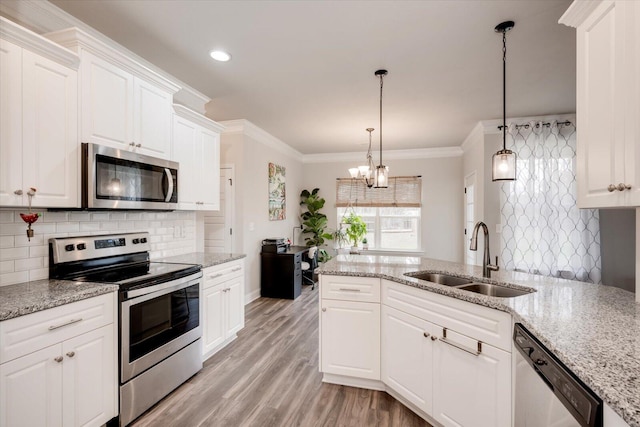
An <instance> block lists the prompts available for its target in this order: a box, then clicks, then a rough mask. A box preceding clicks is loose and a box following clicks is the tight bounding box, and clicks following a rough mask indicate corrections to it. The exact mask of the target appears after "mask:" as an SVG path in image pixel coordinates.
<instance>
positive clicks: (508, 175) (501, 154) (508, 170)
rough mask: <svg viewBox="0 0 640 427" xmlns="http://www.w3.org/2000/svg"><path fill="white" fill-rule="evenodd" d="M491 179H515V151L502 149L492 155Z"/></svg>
mask: <svg viewBox="0 0 640 427" xmlns="http://www.w3.org/2000/svg"><path fill="white" fill-rule="evenodd" d="M492 163H493V174H492V176H493V181H515V180H516V153H514V152H513V151H511V150H507V149H503V150H500V151H498V152H497V153H496V154H494V155H493V159H492Z"/></svg>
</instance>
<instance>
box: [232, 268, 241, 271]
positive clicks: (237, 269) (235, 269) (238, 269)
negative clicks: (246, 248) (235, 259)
mask: <svg viewBox="0 0 640 427" xmlns="http://www.w3.org/2000/svg"><path fill="white" fill-rule="evenodd" d="M240 270H242V267H236V268H234V269H233V270H231V271H240Z"/></svg>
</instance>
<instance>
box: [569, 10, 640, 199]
mask: <svg viewBox="0 0 640 427" xmlns="http://www.w3.org/2000/svg"><path fill="white" fill-rule="evenodd" d="M639 18H640V6H639V5H638V4H637V2H633V1H624V0H623V1H620V0H617V1H614V0H605V1H602V2H601V3H600V4H599V5H598V6H597V7H596V8H595V10H594V11H593V12H592V13H591V14H590V15H589V16H588V17H587V18H586V19H585V20H584V22H582V23H581V24H580V25H579V26H578V27H577V33H576V38H577V61H576V65H577V77H576V80H577V117H578V126H577V133H578V134H577V143H578V147H577V182H578V205H579V206H580V207H581V208H586V207H591V208H598V207H618V206H639V205H640V150H638V148H637V147H638V145H639V143H640V139H639V138H640V124H639V120H638V117H640V77H638V76H639V75H640V30H638V25H637V22H638V19H639ZM620 184H622V188H621V189H616V187H617V186H618V185H620ZM610 186H614V187H612V188H611V189H610V188H609V187H610ZM625 186H629V187H630V188H625Z"/></svg>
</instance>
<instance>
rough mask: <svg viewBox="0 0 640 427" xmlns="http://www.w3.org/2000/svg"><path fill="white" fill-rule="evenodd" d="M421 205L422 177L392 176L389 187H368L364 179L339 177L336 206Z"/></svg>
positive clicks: (412, 206) (413, 206)
mask: <svg viewBox="0 0 640 427" xmlns="http://www.w3.org/2000/svg"><path fill="white" fill-rule="evenodd" d="M347 206H371V207H411V208H415V207H421V206H422V177H420V176H392V177H389V186H388V187H387V188H368V187H367V186H366V184H365V183H364V181H363V180H362V179H355V178H338V179H337V181H336V207H338V208H343V207H347Z"/></svg>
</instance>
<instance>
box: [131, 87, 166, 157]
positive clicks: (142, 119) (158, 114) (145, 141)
mask: <svg viewBox="0 0 640 427" xmlns="http://www.w3.org/2000/svg"><path fill="white" fill-rule="evenodd" d="M133 90H134V108H133V114H134V116H133V128H134V132H133V141H134V142H135V144H136V145H135V147H136V151H137V152H140V153H142V154H146V155H149V156H154V157H160V158H163V159H168V158H169V157H170V155H171V105H172V101H173V97H172V96H171V94H169V93H167V92H166V91H164V90H162V89H160V88H158V87H156V86H154V85H152V84H150V83H147V82H145V81H144V80H141V79H139V78H135V79H134V86H133Z"/></svg>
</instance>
